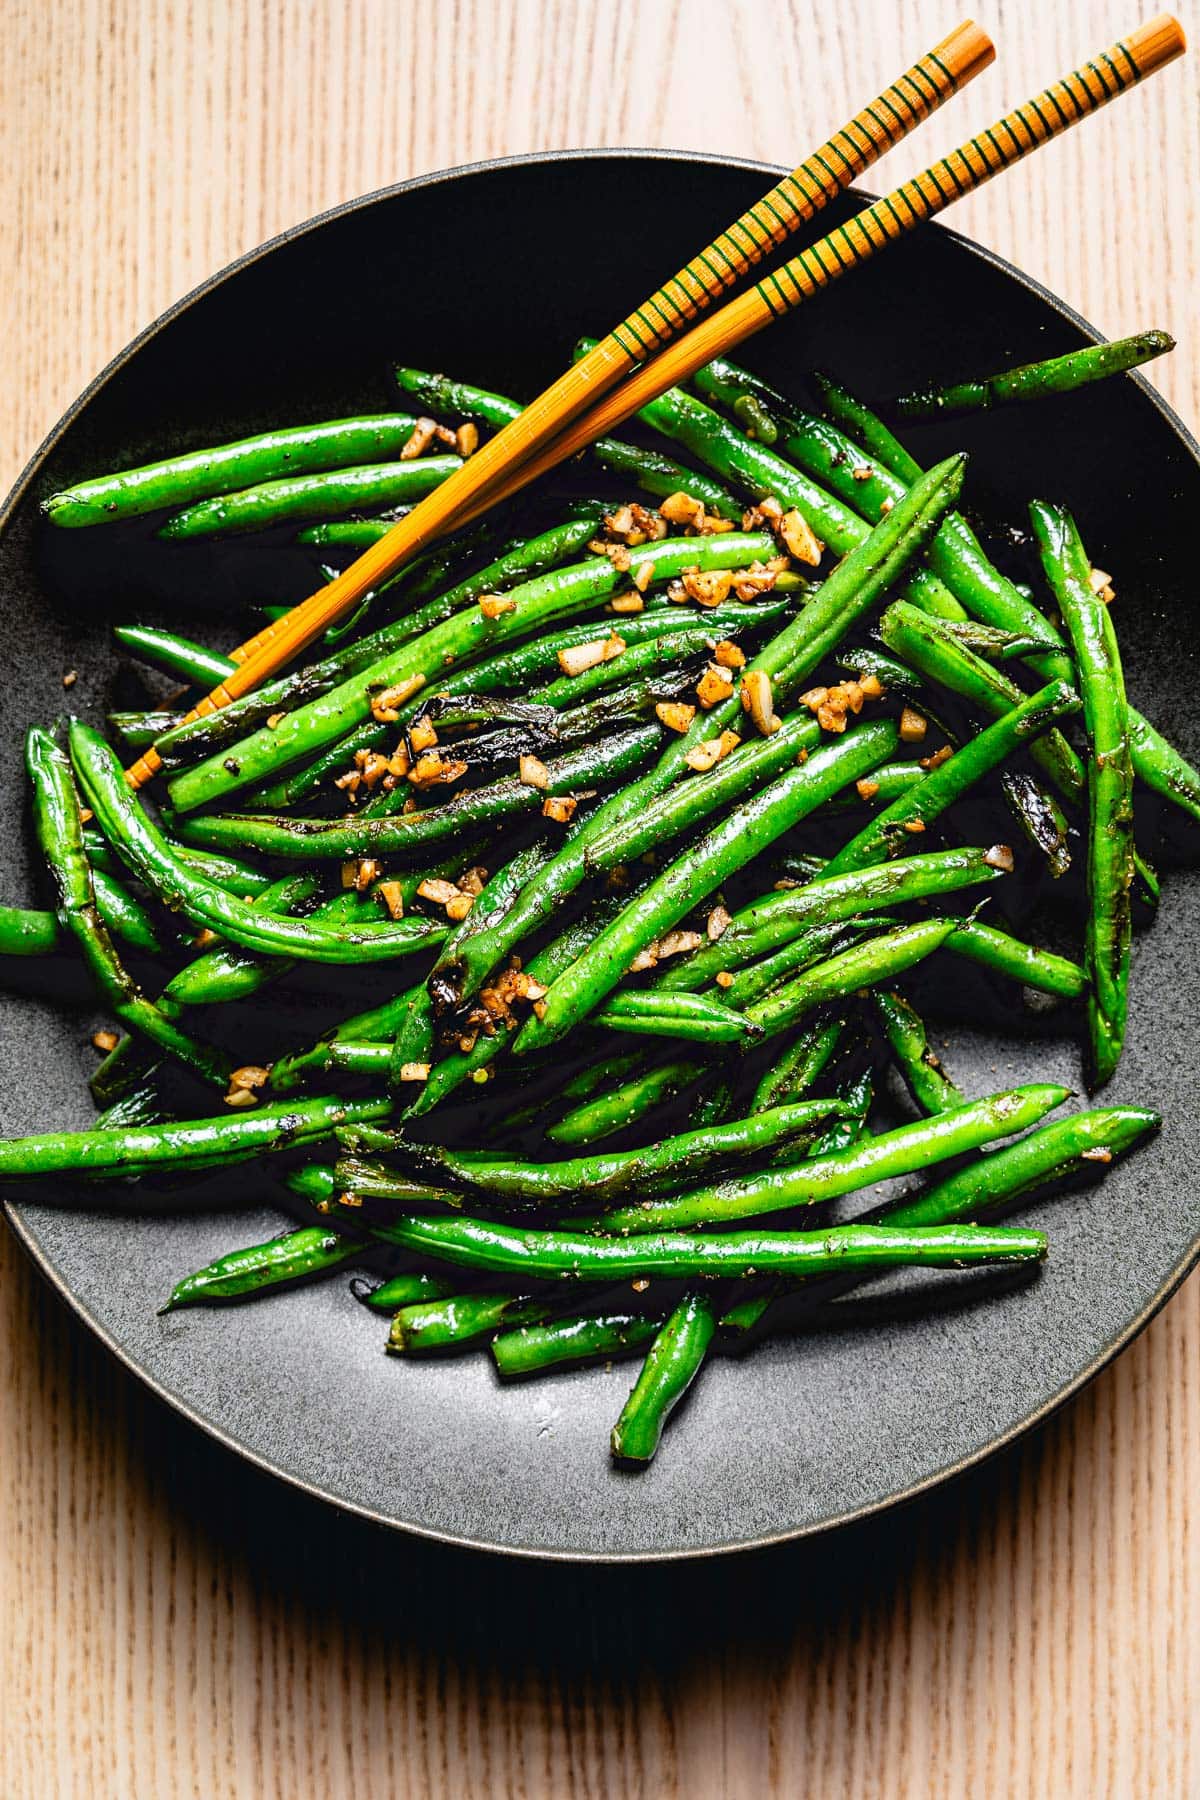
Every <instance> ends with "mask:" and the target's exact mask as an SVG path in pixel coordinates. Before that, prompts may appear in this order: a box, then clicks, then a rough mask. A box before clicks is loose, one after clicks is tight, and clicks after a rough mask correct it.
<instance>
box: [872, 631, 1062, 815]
mask: <svg viewBox="0 0 1200 1800" xmlns="http://www.w3.org/2000/svg"><path fill="white" fill-rule="evenodd" d="M879 629H880V633H881V635H882V637H883V641H884V643H885V644H886V645H887V646H888V648H889V650H894V651H895V652H896V654H897V655H898V656H902V657H904V659H905V660H906V661H908V662H911V663H912V664H913V665H914V666H915V667H916V669H917V670H918V671H919V673H920V674H922V675H923V676H925V677H926V678H927V679H928V680H930V681H935V682H937V683H938V684H939V685H940V686H942V687H946V688H949V689H950V691H951V693H955V694H960V695H961V696H962V697H963V698H964V699H965V700H966V701H967V702H968V703H969V704H970V705H971V706H973V707H976V708H977V709H978V710H979V711H980V712H982V713H984V714H986V715H987V716H988V717H990V718H993V719H995V718H999V717H1001V716H1002V715H1003V714H1004V713H1006V712H1009V711H1011V709H1012V708H1013V707H1016V706H1019V705H1020V704H1021V703H1022V702H1023V701H1024V700H1025V698H1026V696H1025V695H1024V694H1023V693H1022V692H1021V690H1020V688H1019V687H1017V685H1016V684H1015V682H1013V681H1011V680H1010V679H1009V677H1008V676H1007V675H1004V674H1002V673H1001V671H1000V670H999V669H996V668H993V666H992V664H991V663H989V662H985V661H984V659H983V657H981V656H976V654H975V652H974V651H973V650H967V649H965V648H964V647H963V646H962V645H961V644H958V643H956V642H955V641H954V639H953V638H951V637H949V636H948V635H947V634H946V633H945V632H944V631H942V629H941V626H940V622H939V621H938V620H936V619H930V618H928V617H927V616H926V615H925V614H924V613H921V612H919V611H918V610H917V608H916V607H915V606H909V605H908V604H907V602H906V601H903V600H897V601H893V603H892V605H891V606H889V607H888V609H887V611H886V612H885V613H884V615H883V618H882V619H881V620H880V625H879ZM1030 755H1031V756H1032V757H1033V760H1034V761H1035V762H1036V763H1037V764H1038V766H1039V767H1040V768H1042V769H1043V770H1044V771H1045V773H1046V774H1047V775H1048V776H1049V777H1050V779H1051V781H1052V782H1053V783H1054V785H1055V786H1056V787H1057V788H1058V789H1059V791H1060V792H1061V793H1062V794H1063V795H1064V796H1065V797H1066V798H1067V799H1068V800H1077V799H1079V797H1080V795H1081V794H1082V793H1083V789H1084V770H1083V764H1082V763H1081V762H1080V760H1079V758H1078V756H1077V755H1076V754H1075V752H1074V750H1072V748H1071V746H1070V745H1069V744H1068V743H1067V741H1066V739H1065V738H1064V737H1063V735H1062V733H1061V732H1059V731H1050V732H1047V733H1046V734H1044V735H1043V736H1042V737H1041V738H1039V739H1037V740H1035V742H1034V743H1033V744H1032V745H1031V747H1030Z"/></svg>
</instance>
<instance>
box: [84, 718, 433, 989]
mask: <svg viewBox="0 0 1200 1800" xmlns="http://www.w3.org/2000/svg"><path fill="white" fill-rule="evenodd" d="M71 754H72V758H73V760H74V763H75V766H76V769H77V770H78V772H79V776H80V779H81V780H82V782H83V785H84V787H85V788H86V790H87V794H88V800H89V803H90V804H91V806H92V808H93V810H94V812H95V814H96V817H97V819H98V820H99V821H100V822H101V825H102V826H103V828H104V831H105V833H106V835H107V836H108V837H109V839H110V841H111V842H112V843H113V844H114V846H115V847H116V848H117V849H118V850H119V851H120V854H121V855H122V856H123V857H124V858H125V860H126V861H127V862H128V863H129V865H130V867H131V868H133V869H134V870H135V871H136V873H137V874H139V875H140V876H141V878H142V879H143V881H145V883H146V885H147V886H148V887H149V888H151V889H152V890H153V891H154V892H155V893H156V894H157V896H158V898H159V899H160V900H162V901H163V903H164V904H165V905H167V906H169V907H171V908H172V910H177V911H180V912H182V913H184V914H185V916H186V917H187V918H189V919H191V920H192V921H193V922H194V923H195V924H198V925H206V926H208V927H209V928H210V929H211V930H213V931H217V932H219V933H220V934H221V935H222V936H223V937H228V938H230V939H231V940H232V941H233V942H234V943H236V944H241V945H242V946H244V947H245V948H246V949H248V950H258V951H262V952H265V953H266V954H268V955H271V954H278V955H284V956H294V957H297V958H300V959H301V960H304V961H315V962H332V963H346V962H378V961H381V960H385V959H390V958H394V957H397V956H406V955H408V954H410V953H411V952H412V951H413V950H416V949H419V948H421V947H423V946H424V945H425V944H427V943H430V942H433V941H437V940H439V939H440V938H441V936H442V935H443V930H442V927H440V926H438V925H434V924H432V923H431V922H430V921H428V920H425V919H401V920H399V921H398V922H397V923H395V924H392V925H357V926H339V927H335V926H327V925H321V924H312V923H310V922H309V921H308V920H302V919H289V918H284V917H281V916H279V915H277V914H270V913H263V912H260V911H259V909H258V908H256V907H254V906H251V905H249V904H248V903H247V902H246V901H244V900H239V899H237V898H236V897H235V896H234V895H232V894H229V893H226V892H225V891H224V890H223V889H221V888H217V887H214V886H212V885H211V884H210V883H208V882H206V881H204V880H202V879H201V878H199V877H197V876H196V875H195V874H193V873H192V871H191V869H189V867H188V866H187V864H186V863H185V862H184V861H183V860H182V859H181V858H180V857H178V856H176V855H175V853H174V852H173V851H172V849H171V847H170V845H169V844H168V843H167V840H166V839H165V838H164V837H163V835H162V833H161V832H160V831H159V830H158V828H157V826H155V825H153V824H152V823H151V821H150V819H149V817H148V815H147V814H146V812H145V809H144V808H143V807H142V806H141V805H140V804H139V802H138V801H137V800H136V799H135V797H134V795H133V794H132V793H131V792H130V791H129V789H128V788H127V787H126V786H125V781H124V777H123V775H122V773H121V768H120V764H119V763H118V762H117V760H116V758H115V757H114V755H113V753H112V751H111V750H110V749H109V747H108V745H107V744H106V743H105V742H104V740H103V738H101V737H100V736H99V734H98V733H97V732H95V731H93V730H92V729H91V727H90V726H87V725H84V724H82V723H81V722H80V721H78V720H76V721H75V722H74V723H73V724H72V727H71Z"/></svg>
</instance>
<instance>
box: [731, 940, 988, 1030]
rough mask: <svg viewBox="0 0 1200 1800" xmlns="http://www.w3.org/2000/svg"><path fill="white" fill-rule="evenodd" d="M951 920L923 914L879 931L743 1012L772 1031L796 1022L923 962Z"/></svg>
mask: <svg viewBox="0 0 1200 1800" xmlns="http://www.w3.org/2000/svg"><path fill="white" fill-rule="evenodd" d="M957 923H958V921H957V920H955V919H937V918H935V919H921V920H918V922H917V923H916V924H914V925H900V926H897V927H896V929H895V930H894V931H885V932H881V933H880V935H879V936H878V937H871V938H868V939H867V940H866V941H865V942H864V943H860V944H855V945H854V946H853V947H852V948H851V949H849V950H842V951H840V952H839V953H838V954H837V955H836V956H831V957H829V958H828V959H827V960H826V961H825V962H819V963H814V964H813V966H812V967H811V968H808V969H805V970H804V971H803V972H802V973H801V974H799V975H797V976H796V978H795V980H793V981H790V982H788V983H787V984H786V985H785V986H783V987H779V988H776V989H774V991H773V992H771V993H769V994H766V995H764V997H763V998H762V999H761V1000H756V1001H755V1002H754V1003H753V1005H751V1006H749V1007H747V1009H746V1017H747V1018H748V1019H749V1020H751V1022H752V1023H754V1024H756V1025H760V1026H761V1027H762V1028H763V1030H764V1031H766V1032H768V1033H770V1034H771V1035H772V1036H774V1035H775V1033H777V1032H780V1031H785V1030H786V1029H787V1028H788V1026H790V1025H794V1024H795V1023H796V1022H797V1020H799V1019H801V1018H803V1017H804V1014H805V1013H807V1012H811V1011H812V1009H813V1007H815V1006H823V1005H825V1004H826V1003H827V1002H828V1001H830V1000H840V999H844V998H845V997H846V996H847V995H849V994H855V993H857V992H858V990H859V989H860V988H862V987H869V986H872V985H873V984H874V983H876V982H879V981H890V980H891V979H892V977H893V976H894V975H899V974H900V973H901V972H902V971H903V970H904V969H910V968H912V966H913V964H914V963H918V962H922V961H924V959H925V957H927V956H930V955H932V954H933V952H934V951H935V950H938V949H940V948H941V946H942V945H943V944H944V943H945V942H946V940H947V939H948V938H949V936H950V934H951V933H952V932H953V931H954V929H955V926H956V924H957Z"/></svg>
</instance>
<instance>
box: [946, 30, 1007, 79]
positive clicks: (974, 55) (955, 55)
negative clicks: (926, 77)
mask: <svg viewBox="0 0 1200 1800" xmlns="http://www.w3.org/2000/svg"><path fill="white" fill-rule="evenodd" d="M933 55H934V56H935V57H936V58H937V60H938V61H939V62H940V63H941V64H942V65H943V67H944V68H945V69H946V71H947V73H948V74H949V75H950V76H951V78H952V79H953V81H954V82H955V85H956V86H959V85H962V84H964V83H966V82H968V81H973V80H974V78H975V76H976V75H978V74H979V73H980V72H981V71H982V70H984V69H986V68H987V67H988V65H989V64H990V63H993V62H995V60H996V46H995V44H994V43H993V42H992V40H991V38H990V37H989V36H988V34H987V32H986V31H985V30H984V29H983V27H982V25H978V24H976V22H975V20H974V19H964V20H963V21H962V23H961V25H956V26H955V28H954V30H953V31H952V32H951V33H950V34H949V36H948V37H945V38H943V39H942V41H941V43H940V44H939V45H938V46H937V48H936V49H935V50H934V51H933Z"/></svg>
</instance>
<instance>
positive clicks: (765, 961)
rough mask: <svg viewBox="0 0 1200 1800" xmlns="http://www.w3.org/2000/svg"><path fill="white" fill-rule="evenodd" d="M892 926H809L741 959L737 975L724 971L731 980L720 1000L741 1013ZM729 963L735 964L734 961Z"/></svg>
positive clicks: (858, 922)
mask: <svg viewBox="0 0 1200 1800" xmlns="http://www.w3.org/2000/svg"><path fill="white" fill-rule="evenodd" d="M890 923H891V921H890V920H888V919H879V918H872V917H870V916H862V917H859V918H855V919H852V920H849V921H841V922H838V923H835V924H830V925H810V926H809V927H808V929H807V930H806V931H799V932H796V933H795V934H794V935H793V936H792V937H790V938H789V939H788V942H787V943H786V944H783V945H781V946H780V947H779V948H778V949H777V950H773V951H771V952H769V953H767V954H764V955H761V956H752V955H750V954H746V955H745V956H743V957H739V958H738V959H737V965H736V966H737V973H736V974H734V973H733V972H732V969H726V971H725V972H726V974H728V975H730V980H729V981H728V982H727V983H725V984H723V985H722V987H721V990H720V991H721V997H722V999H723V1000H724V1001H725V1004H726V1005H727V1006H732V1007H734V1008H735V1009H737V1010H738V1011H741V1010H742V1009H743V1008H745V1007H748V1006H751V1005H752V1004H753V1003H754V1002H755V1001H756V1000H760V999H761V998H762V997H763V995H764V994H770V993H772V992H773V991H774V990H775V989H776V988H779V987H781V986H782V985H783V983H784V982H785V981H787V980H789V978H790V977H792V976H794V975H797V974H798V973H799V972H800V971H801V970H805V969H808V968H810V967H812V965H813V964H814V963H824V962H826V961H827V960H828V959H829V958H830V957H831V956H833V955H834V954H835V953H836V952H840V951H842V950H845V949H847V948H848V947H849V945H850V944H851V943H852V942H853V941H854V938H855V936H856V935H858V934H862V933H870V932H880V931H885V930H886V929H887V927H888V925H889V924H890ZM730 961H731V963H732V961H733V959H732V958H731V959H730Z"/></svg>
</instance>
